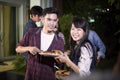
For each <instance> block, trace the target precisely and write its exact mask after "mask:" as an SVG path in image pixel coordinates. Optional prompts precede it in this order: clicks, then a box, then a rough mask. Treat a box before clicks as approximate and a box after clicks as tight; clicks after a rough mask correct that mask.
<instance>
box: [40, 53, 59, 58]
mask: <svg viewBox="0 0 120 80" xmlns="http://www.w3.org/2000/svg"><path fill="white" fill-rule="evenodd" d="M39 54H40V55H43V56H51V57H56V56H59V54H45V53H39Z"/></svg>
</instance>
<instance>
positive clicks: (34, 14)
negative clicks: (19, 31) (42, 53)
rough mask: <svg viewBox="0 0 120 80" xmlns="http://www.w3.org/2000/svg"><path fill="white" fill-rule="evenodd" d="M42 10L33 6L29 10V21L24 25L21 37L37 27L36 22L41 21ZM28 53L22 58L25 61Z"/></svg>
mask: <svg viewBox="0 0 120 80" xmlns="http://www.w3.org/2000/svg"><path fill="white" fill-rule="evenodd" d="M42 11H43V9H42V8H41V7H40V6H33V7H32V8H31V10H30V16H31V19H30V20H29V21H28V22H27V23H26V25H25V26H24V30H23V36H24V35H25V33H26V32H27V31H28V30H29V29H30V28H35V27H37V25H36V22H39V21H41V18H42ZM27 55H28V53H27V52H25V53H23V54H22V56H23V57H24V58H25V60H27Z"/></svg>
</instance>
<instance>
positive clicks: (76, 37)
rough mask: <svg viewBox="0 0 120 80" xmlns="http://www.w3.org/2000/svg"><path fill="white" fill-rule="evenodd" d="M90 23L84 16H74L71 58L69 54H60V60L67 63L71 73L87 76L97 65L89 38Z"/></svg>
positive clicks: (71, 30)
mask: <svg viewBox="0 0 120 80" xmlns="http://www.w3.org/2000/svg"><path fill="white" fill-rule="evenodd" d="M88 34H89V25H88V23H87V21H86V20H85V19H84V18H81V17H74V18H73V20H72V24H71V29H70V35H71V37H70V50H71V54H70V58H69V57H68V56H67V55H64V56H58V57H57V59H59V61H61V62H63V63H66V65H67V66H68V67H69V68H70V69H71V73H72V72H73V73H75V74H78V75H79V76H80V77H87V76H88V75H90V73H91V71H92V70H93V69H94V67H95V60H94V54H93V53H94V51H93V48H92V45H91V43H90V41H89V40H88V39H87V38H88Z"/></svg>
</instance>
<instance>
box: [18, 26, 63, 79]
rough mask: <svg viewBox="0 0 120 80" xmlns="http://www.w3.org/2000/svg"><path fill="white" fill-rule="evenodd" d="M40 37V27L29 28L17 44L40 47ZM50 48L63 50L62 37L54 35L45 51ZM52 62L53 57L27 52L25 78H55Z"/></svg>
mask: <svg viewBox="0 0 120 80" xmlns="http://www.w3.org/2000/svg"><path fill="white" fill-rule="evenodd" d="M40 38H41V29H40V28H31V29H30V30H29V31H28V32H27V33H26V34H25V36H24V37H23V39H22V40H21V41H20V42H19V43H18V45H17V46H36V47H38V48H39V49H41V48H40V45H41V43H40V42H41V41H40ZM51 50H61V51H62V52H63V51H64V42H63V40H62V38H60V37H58V36H56V35H55V37H54V39H53V41H52V44H51V45H50V47H49V48H48V50H47V51H51ZM54 62H55V60H54V58H53V57H45V56H41V55H39V54H37V55H32V54H28V58H27V70H26V75H25V80H56V78H55V73H54V71H53V68H54V67H53V66H54Z"/></svg>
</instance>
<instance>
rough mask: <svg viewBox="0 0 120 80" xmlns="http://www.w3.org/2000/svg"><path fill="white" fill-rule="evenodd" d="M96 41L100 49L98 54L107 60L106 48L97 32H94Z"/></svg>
mask: <svg viewBox="0 0 120 80" xmlns="http://www.w3.org/2000/svg"><path fill="white" fill-rule="evenodd" d="M94 41H95V43H96V47H97V48H98V51H97V54H98V55H99V56H101V57H102V58H105V52H106V47H105V45H104V43H103V42H102V40H101V39H100V37H99V36H98V34H97V33H96V32H94Z"/></svg>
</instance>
